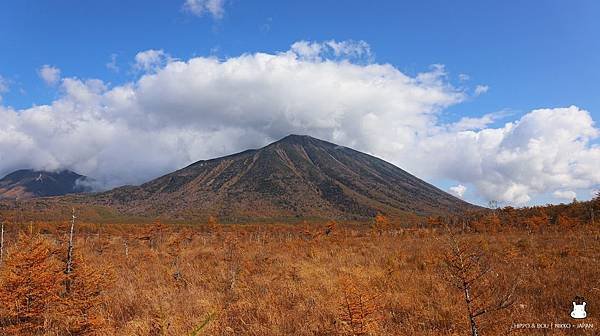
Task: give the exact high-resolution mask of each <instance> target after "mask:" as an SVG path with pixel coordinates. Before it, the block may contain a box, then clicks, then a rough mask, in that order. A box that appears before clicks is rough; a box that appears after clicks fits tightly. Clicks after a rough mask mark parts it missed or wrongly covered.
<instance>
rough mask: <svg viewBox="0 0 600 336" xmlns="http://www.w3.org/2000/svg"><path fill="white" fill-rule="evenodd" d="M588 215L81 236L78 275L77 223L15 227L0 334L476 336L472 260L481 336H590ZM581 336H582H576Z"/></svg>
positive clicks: (122, 227) (598, 274) (0, 288)
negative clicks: (581, 315) (579, 299)
mask: <svg viewBox="0 0 600 336" xmlns="http://www.w3.org/2000/svg"><path fill="white" fill-rule="evenodd" d="M591 206H592V209H593V206H594V205H593V204H592V205H591ZM576 207H581V211H579V210H577V208H576ZM589 207H590V205H589V204H588V203H585V202H582V203H579V204H573V205H571V206H565V207H564V208H550V207H546V208H543V207H541V208H539V209H501V210H497V211H493V212H486V213H485V214H476V215H475V214H474V215H472V216H470V217H469V216H466V217H454V218H430V219H429V220H428V221H424V222H423V224H422V225H420V226H411V227H407V226H406V225H403V223H401V222H400V223H399V222H395V221H394V220H392V219H387V218H385V216H378V218H375V219H374V220H373V221H372V222H371V223H341V222H333V221H329V222H327V221H322V222H321V221H312V222H308V223H299V224H293V225H290V224H260V225H259V224H244V225H235V224H227V225H224V224H219V222H218V218H215V217H211V218H210V219H209V221H208V223H205V224H194V225H173V224H167V223H160V222H155V223H149V224H96V223H93V222H85V221H80V222H77V223H76V227H75V236H74V250H73V258H74V259H73V272H72V273H70V274H65V267H66V258H67V245H68V238H69V237H68V231H69V230H68V227H69V224H68V218H65V220H64V223H58V224H57V223H48V222H42V221H37V222H29V223H27V222H26V221H23V223H16V222H14V221H11V220H10V218H6V219H5V220H4V226H5V233H4V246H3V250H4V251H3V260H2V264H1V265H0V334H4V335H471V333H472V329H471V326H470V321H469V318H468V309H467V307H466V305H465V298H464V291H463V290H461V288H460V283H459V286H456V279H460V277H458V278H456V277H454V278H452V277H451V276H452V275H453V274H454V275H456V274H459V275H460V274H466V275H469V274H471V273H466V272H465V273H460V271H459V272H458V273H456V272H454V273H452V272H449V271H452V268H451V267H452V265H455V264H456V262H457V260H458V259H457V256H458V255H459V254H457V253H455V252H456V249H455V248H456V247H459V248H463V247H464V250H460V251H466V252H464V253H463V252H461V253H463V255H465V256H466V257H465V258H466V259H465V260H466V261H467V262H472V263H476V264H474V265H475V266H476V267H475V268H473V269H472V270H474V273H473V274H475V275H477V274H479V273H478V272H480V271H481V270H484V271H486V272H485V275H484V276H482V277H481V278H479V277H477V279H476V281H474V283H473V286H472V287H470V289H471V290H472V294H473V296H474V300H473V302H472V304H473V307H472V313H477V312H478V309H479V308H481V307H490V308H491V309H489V311H486V312H485V313H484V314H481V315H477V316H476V318H475V321H476V323H477V328H478V333H479V334H480V335H506V334H511V335H532V334H539V335H545V334H552V335H595V334H598V332H599V330H600V329H599V328H600V319H599V318H598V316H599V314H600V309H599V308H598V307H599V306H600V267H599V266H600V263H599V262H598V258H599V257H600V230H598V224H597V222H590V219H591V218H588V217H585V216H587V215H586V214H588V213H590V212H589V211H588V210H589ZM557 213H559V214H557ZM561 216H562V217H561ZM531 218H533V219H531ZM540 218H542V219H540ZM595 220H596V219H595ZM470 251H474V252H473V253H472V254H471V252H470ZM453 263H454V264H453ZM453 281H454V282H453ZM66 284H69V286H66ZM67 287H68V288H67ZM488 289H489V290H488ZM576 295H579V296H583V297H584V298H585V299H586V301H587V302H588V306H587V311H588V316H589V317H588V318H587V319H585V320H583V321H577V320H573V319H571V318H570V317H569V313H570V310H571V308H572V300H573V298H574V297H575V296H576ZM504 299H507V300H506V302H505V303H506V304H505V305H504V306H500V305H496V304H497V303H502V302H503V300H504ZM484 300H487V301H486V302H484ZM488 303H489V304H488ZM495 308H498V309H495ZM580 322H585V323H586V324H588V328H587V329H576V328H575V324H577V323H580ZM526 323H547V324H550V323H570V324H572V325H573V326H572V327H571V328H570V329H552V330H548V329H530V328H523V326H522V324H526ZM519 324H521V325H519ZM589 325H593V327H589Z"/></svg>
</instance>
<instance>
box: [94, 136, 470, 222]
mask: <svg viewBox="0 0 600 336" xmlns="http://www.w3.org/2000/svg"><path fill="white" fill-rule="evenodd" d="M93 197H94V198H95V202H94V203H96V204H102V205H109V206H111V207H115V208H117V209H119V210H121V211H124V212H126V213H132V214H144V215H166V216H169V217H175V218H187V217H197V216H208V215H215V216H219V217H220V218H231V219H234V220H235V219H244V218H282V217H319V218H339V219H360V218H369V217H372V216H374V215H375V214H377V213H378V212H381V213H384V214H388V215H391V216H404V217H406V216H415V215H417V216H421V215H432V214H448V213H454V212H459V211H462V210H465V209H469V208H471V207H473V206H472V205H470V204H468V203H466V202H464V201H462V200H460V199H458V198H456V197H454V196H451V195H449V194H448V193H445V192H443V191H442V190H440V189H438V188H436V187H434V186H432V185H431V184H428V183H426V182H424V181H422V180H420V179H418V178H416V177H415V176H412V175H410V174H409V173H407V172H405V171H404V170H402V169H400V168H398V167H396V166H394V165H392V164H390V163H388V162H386V161H383V160H381V159H378V158H376V157H373V156H371V155H368V154H365V153H361V152H359V151H356V150H353V149H350V148H347V147H343V146H338V145H336V144H333V143H330V142H326V141H322V140H319V139H315V138H313V137H310V136H304V135H289V136H287V137H285V138H283V139H281V140H279V141H277V142H274V143H272V144H270V145H268V146H265V147H263V148H260V149H253V150H247V151H244V152H241V153H237V154H233V155H229V156H225V157H221V158H217V159H212V160H203V161H198V162H196V163H194V164H192V165H190V166H188V167H185V168H183V169H181V170H178V171H176V172H173V173H171V174H168V175H165V176H162V177H160V178H157V179H155V180H152V181H150V182H147V183H145V184H143V185H141V186H137V187H134V186H126V187H121V188H117V189H114V190H112V191H109V192H105V193H102V194H97V195H95V196H93Z"/></svg>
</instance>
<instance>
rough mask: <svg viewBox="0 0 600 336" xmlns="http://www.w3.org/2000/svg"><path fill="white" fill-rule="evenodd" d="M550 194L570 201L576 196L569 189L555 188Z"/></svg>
mask: <svg viewBox="0 0 600 336" xmlns="http://www.w3.org/2000/svg"><path fill="white" fill-rule="evenodd" d="M552 196H554V197H556V198H561V199H566V200H569V201H571V200H573V199H574V198H576V197H577V194H576V193H575V192H574V191H571V190H556V191H555V192H553V193H552Z"/></svg>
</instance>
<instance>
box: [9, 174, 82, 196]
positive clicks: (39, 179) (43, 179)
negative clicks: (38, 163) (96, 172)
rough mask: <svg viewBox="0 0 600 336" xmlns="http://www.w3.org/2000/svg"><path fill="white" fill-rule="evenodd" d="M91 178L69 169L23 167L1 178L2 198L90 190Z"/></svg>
mask: <svg viewBox="0 0 600 336" xmlns="http://www.w3.org/2000/svg"><path fill="white" fill-rule="evenodd" d="M86 181H89V179H88V178H87V177H85V176H83V175H79V174H77V173H74V172H72V171H69V170H63V171H58V172H47V171H38V170H30V169H23V170H17V171H15V172H12V173H10V174H8V175H6V176H5V177H4V178H2V179H1V180H0V199H2V198H5V199H6V198H8V199H17V198H19V199H25V198H32V197H46V196H60V195H66V194H72V193H80V192H88V191H91V188H90V187H89V185H88V184H87V183H86Z"/></svg>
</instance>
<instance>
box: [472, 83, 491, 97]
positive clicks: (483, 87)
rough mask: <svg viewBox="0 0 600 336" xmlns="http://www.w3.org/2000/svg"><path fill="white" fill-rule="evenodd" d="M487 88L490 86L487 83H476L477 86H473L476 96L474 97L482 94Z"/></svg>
mask: <svg viewBox="0 0 600 336" xmlns="http://www.w3.org/2000/svg"><path fill="white" fill-rule="evenodd" d="M489 89H490V87H489V86H487V85H477V86H476V87H475V96H476V97H477V96H481V95H482V94H484V93H486V92H488V91H489Z"/></svg>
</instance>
